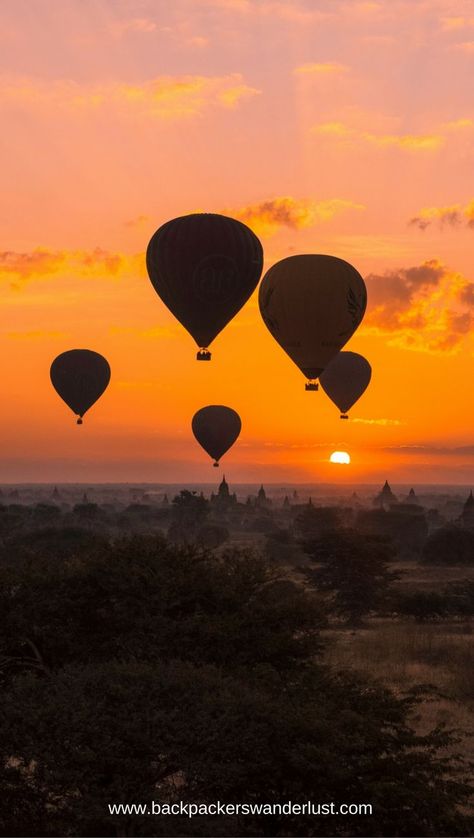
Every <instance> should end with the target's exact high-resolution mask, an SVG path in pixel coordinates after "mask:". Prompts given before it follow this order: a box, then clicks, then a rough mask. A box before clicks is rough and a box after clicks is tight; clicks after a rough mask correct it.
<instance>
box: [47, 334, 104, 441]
mask: <svg viewBox="0 0 474 838" xmlns="http://www.w3.org/2000/svg"><path fill="white" fill-rule="evenodd" d="M50 376H51V382H52V384H53V387H54V389H55V390H56V392H57V393H58V395H59V396H61V398H62V400H63V401H64V402H66V404H67V406H68V407H70V408H71V410H72V411H73V413H76V414H77V415H78V416H79V418H78V420H77V424H78V425H82V417H83V416H84V413H86V411H87V410H89V408H90V407H92V405H93V404H94V403H95V402H96V401H97V399H99V398H100V396H101V395H102V393H103V392H104V390H105V389H106V387H107V385H108V383H109V381H110V367H109V364H108V361H106V359H105V358H104V357H103V356H102V355H99V353H98V352H92V351H91V350H90V349H70V350H69V351H68V352H62V353H61V355H58V357H57V358H55V359H54V361H53V363H52V364H51V370H50Z"/></svg>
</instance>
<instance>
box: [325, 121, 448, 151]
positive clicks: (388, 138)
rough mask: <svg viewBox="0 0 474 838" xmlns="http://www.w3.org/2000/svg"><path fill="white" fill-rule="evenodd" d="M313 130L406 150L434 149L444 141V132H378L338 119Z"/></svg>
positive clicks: (346, 138)
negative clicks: (354, 126) (350, 124)
mask: <svg viewBox="0 0 474 838" xmlns="http://www.w3.org/2000/svg"><path fill="white" fill-rule="evenodd" d="M311 132H312V133H313V134H315V135H319V136H323V137H324V136H326V137H330V138H332V139H333V140H334V139H339V140H341V141H344V142H345V143H366V144H369V145H373V146H377V147H379V148H399V149H402V150H404V151H433V150H436V149H438V148H440V146H442V145H443V143H444V137H443V136H442V134H384V133H380V134H376V133H372V132H370V131H361V130H360V129H358V128H352V127H350V126H349V125H347V124H346V123H344V122H337V121H335V122H323V123H320V124H318V125H314V126H313V128H312V129H311Z"/></svg>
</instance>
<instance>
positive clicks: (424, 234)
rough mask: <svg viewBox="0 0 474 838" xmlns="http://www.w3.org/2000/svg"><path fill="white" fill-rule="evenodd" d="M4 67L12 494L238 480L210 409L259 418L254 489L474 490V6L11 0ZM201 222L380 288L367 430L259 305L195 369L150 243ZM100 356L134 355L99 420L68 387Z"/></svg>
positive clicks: (372, 304) (251, 421) (241, 449)
mask: <svg viewBox="0 0 474 838" xmlns="http://www.w3.org/2000/svg"><path fill="white" fill-rule="evenodd" d="M0 56H1V57H0V65H1V66H0V73H1V76H2V78H1V85H0V116H1V124H2V131H1V134H0V146H1V151H2V160H3V164H4V165H3V166H2V178H3V182H2V190H1V197H0V202H1V226H0V238H1V242H0V302H1V308H2V311H3V319H2V324H1V329H0V341H1V354H2V358H3V365H2V388H3V399H2V410H1V413H0V433H1V437H0V438H1V463H0V465H1V470H0V482H7V481H15V480H18V481H24V480H32V481H38V480H45V481H61V480H86V481H91V482H92V481H93V480H94V481H101V480H130V481H140V480H150V481H156V482H161V481H186V480H189V481H191V480H195V481H202V480H206V481H209V480H212V479H214V477H215V472H213V470H212V469H211V468H210V462H209V461H208V459H207V457H206V456H205V455H204V454H203V452H201V449H200V448H199V447H198V446H197V444H196V443H195V441H194V439H193V437H192V435H191V430H190V421H191V417H192V415H193V413H194V412H195V411H196V410H197V409H198V408H199V407H201V406H203V405H204V404H209V403H211V404H212V403H222V404H228V405H229V406H231V407H234V408H235V409H236V410H238V411H239V413H240V415H241V417H242V423H243V430H242V434H241V437H240V440H239V441H238V442H237V444H236V445H235V447H234V449H233V451H232V452H231V453H230V454H228V455H227V457H226V458H225V460H224V461H223V464H224V465H225V471H226V474H227V475H228V477H229V478H230V479H231V480H234V481H243V480H266V481H276V482H279V481H287V482H288V481H290V480H294V481H299V482H301V481H309V482H315V481H318V480H324V481H339V480H347V481H351V482H356V481H358V480H360V481H366V482H370V481H379V480H381V479H385V477H386V476H388V477H389V478H391V479H393V480H394V481H395V482H396V481H397V480H398V481H400V482H433V483H434V482H459V483H464V484H467V483H470V482H472V481H473V474H474V434H473V430H472V421H473V417H474V391H473V387H472V381H473V373H472V371H473V349H474V341H473V337H472V331H473V323H474V284H473V280H474V276H473V273H474V272H473V270H472V249H473V243H474V185H473V181H472V172H473V170H474V148H473V140H474V104H473V96H472V78H473V70H474V7H473V4H472V1H471V0H469V2H463V0H455V2H454V0H409V1H408V2H399V0H390V2H389V0H384V1H383V2H357V1H356V2H352V1H351V0H350V1H349V2H347V1H346V2H341V1H340V0H307V2H304V0H301V2H298V0H292V1H291V2H290V0H173V3H169V2H168V0H114V2H113V3H110V2H106V0H61V2H60V3H58V2H55V0H2V3H1V5H0ZM200 210H205V211H213V212H225V213H227V214H229V215H234V216H236V217H239V218H242V219H243V220H245V221H246V223H248V224H249V225H250V226H251V227H252V228H253V229H254V230H255V232H256V233H257V234H258V235H259V236H260V238H261V240H262V243H263V246H264V249H265V269H266V268H268V267H269V266H270V265H271V264H273V263H274V262H275V261H276V260H278V259H280V258H283V257H284V256H287V255H291V254H293V253H298V252H314V253H318V252H319V253H330V254H333V255H336V256H339V257H342V258H344V259H347V260H348V261H349V262H351V263H352V264H354V266H355V267H356V268H357V269H358V270H359V271H360V272H361V273H362V275H363V276H364V277H365V279H366V282H367V287H368V294H369V308H368V312H367V315H366V318H365V320H364V323H363V324H362V326H361V328H360V329H359V331H358V332H357V333H356V335H355V336H354V337H353V338H352V339H351V341H350V342H349V344H347V347H346V348H348V349H352V350H354V351H357V352H361V353H362V354H363V355H365V356H366V357H367V358H368V359H369V360H370V362H371V364H372V367H373V378H372V383H371V385H370V388H369V390H368V391H367V392H366V394H365V395H364V396H363V398H362V399H361V400H360V402H359V403H358V404H357V405H356V407H355V408H354V409H353V410H352V411H351V421H350V422H341V421H340V420H339V418H338V415H339V414H338V411H337V409H336V408H335V407H333V405H332V404H331V403H330V402H329V401H328V399H327V398H326V396H325V395H324V394H323V393H322V392H320V393H305V391H304V379H303V377H302V375H301V373H300V372H299V371H298V370H297V368H296V367H294V365H293V364H292V362H291V361H290V360H289V359H288V358H287V357H286V355H285V354H284V353H283V352H282V350H281V349H280V348H279V347H278V345H277V344H276V343H275V342H274V341H273V339H272V338H271V336H270V334H269V333H268V332H267V330H266V328H265V326H264V325H263V323H262V321H261V319H260V315H259V312H258V307H257V302H256V295H255V296H254V297H253V298H252V299H251V300H250V301H249V303H247V305H246V306H245V308H244V309H243V310H242V311H241V312H240V314H239V315H238V316H237V317H236V318H235V320H234V321H233V322H232V323H231V324H230V325H229V326H228V327H227V329H226V330H225V331H224V332H223V333H222V334H221V335H220V336H219V337H218V338H217V339H216V340H215V342H214V343H213V345H212V349H213V361H212V362H211V363H210V364H197V363H196V362H195V360H194V357H195V346H194V343H193V341H192V339H191V338H190V337H189V336H188V335H187V333H186V332H184V330H183V329H182V328H181V327H180V326H179V324H177V323H176V321H175V320H174V319H173V317H172V316H171V315H170V314H169V313H168V311H167V310H166V309H165V307H164V306H163V304H162V303H161V301H160V300H159V298H158V297H157V296H156V294H155V292H154V291H153V288H152V286H151V284H150V282H149V280H148V278H147V276H146V272H145V268H144V251H145V248H146V245H147V242H148V240H149V238H150V236H151V234H152V233H153V232H154V230H155V229H156V228H157V227H159V226H160V225H161V224H162V223H163V222H164V221H166V220H167V219H169V218H172V217H174V216H177V215H182V214H185V213H187V212H193V211H200ZM74 347H81V348H82V347H83V348H90V349H95V350H97V351H99V352H101V353H103V354H104V355H105V356H106V357H107V358H108V360H109V362H110V364H111V367H112V381H111V384H110V387H109V389H108V390H107V392H106V393H105V395H104V396H103V397H102V399H101V401H100V402H99V403H97V405H95V406H94V407H93V408H92V409H91V411H90V413H89V414H88V415H87V417H86V421H85V424H84V426H83V427H82V428H77V426H76V425H75V423H74V417H73V416H72V414H71V413H70V412H69V411H68V409H67V408H66V407H65V405H64V404H63V403H62V402H61V401H60V399H59V398H58V396H57V395H56V393H55V392H54V391H53V389H52V387H51V385H50V382H49V366H50V363H51V361H52V359H53V358H54V357H55V356H56V355H57V354H59V353H60V352H62V351H64V350H66V349H70V348H74ZM335 448H342V449H344V450H348V451H350V453H351V456H352V464H351V466H347V467H346V466H337V465H330V464H329V463H328V458H329V455H330V453H331V451H333V450H334V449H335Z"/></svg>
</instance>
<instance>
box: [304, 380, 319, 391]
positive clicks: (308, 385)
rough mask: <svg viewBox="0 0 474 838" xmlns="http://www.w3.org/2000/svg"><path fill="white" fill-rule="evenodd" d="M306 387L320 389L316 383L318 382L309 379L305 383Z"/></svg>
mask: <svg viewBox="0 0 474 838" xmlns="http://www.w3.org/2000/svg"><path fill="white" fill-rule="evenodd" d="M304 389H305V390H319V385H318V384H316V382H314V381H308V382H307V383H306V384H305V385H304Z"/></svg>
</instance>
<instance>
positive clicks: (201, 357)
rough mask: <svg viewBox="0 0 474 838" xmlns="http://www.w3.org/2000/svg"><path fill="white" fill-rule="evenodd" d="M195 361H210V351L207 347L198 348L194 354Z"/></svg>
mask: <svg viewBox="0 0 474 838" xmlns="http://www.w3.org/2000/svg"><path fill="white" fill-rule="evenodd" d="M196 360H197V361H210V360H211V353H210V352H209V349H200V350H199V352H198V353H197V355H196Z"/></svg>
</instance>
